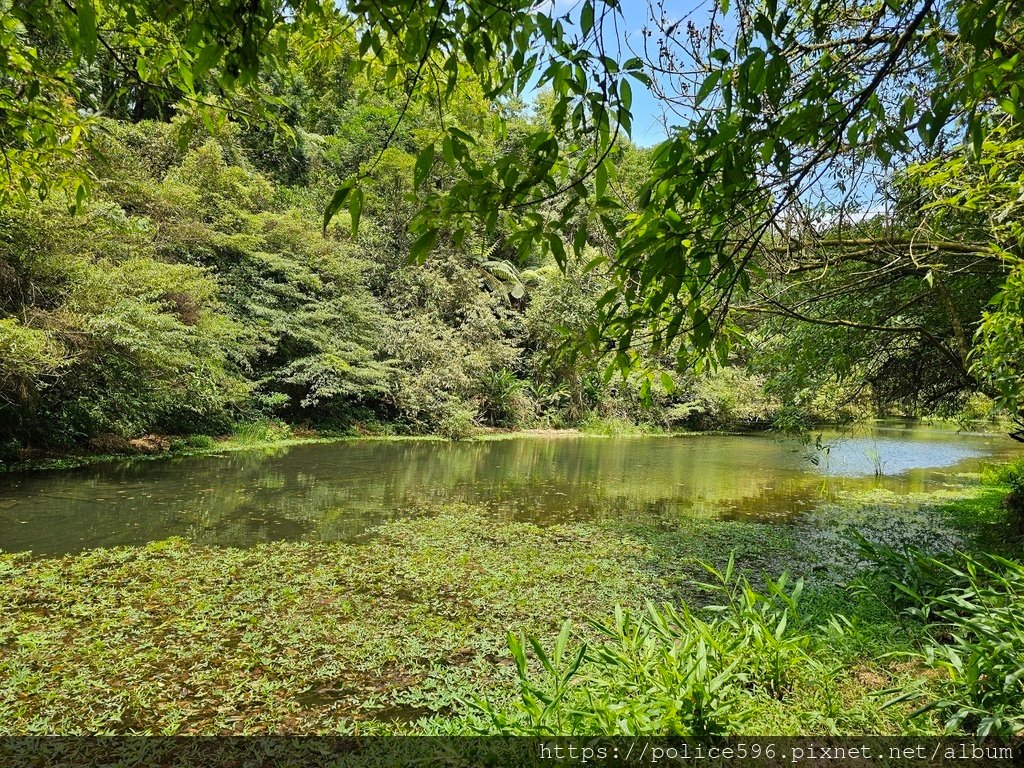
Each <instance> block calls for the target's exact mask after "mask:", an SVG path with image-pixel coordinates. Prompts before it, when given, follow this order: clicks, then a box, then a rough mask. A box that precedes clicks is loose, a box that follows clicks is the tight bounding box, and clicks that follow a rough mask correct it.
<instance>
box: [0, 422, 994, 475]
mask: <svg viewBox="0 0 1024 768" xmlns="http://www.w3.org/2000/svg"><path fill="white" fill-rule="evenodd" d="M896 422H902V423H904V424H905V425H906V426H908V427H911V426H917V427H932V428H936V429H948V430H953V431H957V432H964V433H965V434H984V435H992V436H997V435H1004V434H1005V431H1004V430H1003V429H1002V428H1001V427H1002V426H1003V425H1000V424H983V425H981V424H972V425H969V426H968V427H965V426H963V425H957V424H956V423H954V422H950V421H948V420H943V419H921V420H918V421H916V422H913V421H911V420H907V419H873V420H869V421H864V422H856V423H854V424H818V425H815V426H814V427H813V428H811V430H810V431H809V432H808V433H807V434H811V433H813V432H814V431H816V430H856V429H858V428H877V427H879V426H884V425H886V424H893V423H896ZM752 434H778V435H782V434H784V433H782V432H777V431H775V430H772V429H771V428H770V427H764V426H757V427H748V428H745V429H744V428H733V429H708V430H694V429H680V430H666V429H662V428H658V427H652V426H649V425H632V426H631V427H630V426H629V425H626V424H624V423H623V422H618V421H601V422H595V423H594V424H592V425H590V428H588V427H587V426H586V425H585V426H583V427H566V428H559V429H555V428H540V427H538V428H529V429H512V430H501V429H494V428H489V429H481V430H480V431H479V432H478V433H476V434H474V435H472V436H470V437H467V438H463V439H461V440H457V439H452V438H449V437H445V436H443V435H438V434H422V435H419V434H407V435H406V434H386V433H381V434H374V433H365V434H346V433H332V432H323V433H316V432H313V433H311V434H302V435H290V436H287V437H284V436H282V437H272V438H266V439H251V438H241V437H239V436H237V435H220V436H210V435H147V436H146V437H147V438H157V439H159V440H162V441H165V442H169V443H170V447H169V448H167V449H165V450H159V451H153V452H144V451H138V452H130V453H129V452H123V453H103V452H95V453H91V452H88V451H87V449H83V450H82V452H81V453H72V452H68V453H60V452H55V453H53V454H49V455H46V454H44V455H43V456H41V457H39V458H33V459H25V460H22V461H18V462H9V463H8V462H3V461H0V475H5V474H16V473H31V472H47V471H53V470H70V469H80V468H82V467H87V466H91V465H93V464H108V463H112V462H118V461H157V460H160V459H172V458H187V457H192V456H214V455H216V454H219V453H228V452H231V453H234V452H237V451H247V450H270V449H274V448H290V447H293V446H298V445H323V444H330V443H348V442H365V441H385V442H398V441H419V442H438V443H442V442H444V443H453V442H464V443H474V442H477V443H484V442H497V441H502V440H519V439H524V438H549V439H569V438H574V439H575V438H610V437H700V436H728V435H752ZM190 441H192V442H195V441H208V444H206V445H188V443H189V442H190ZM175 442H179V443H183V444H184V445H182V446H181V447H175V446H174V443H175Z"/></svg>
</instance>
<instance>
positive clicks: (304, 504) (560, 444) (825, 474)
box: [0, 427, 1019, 554]
mask: <svg viewBox="0 0 1024 768" xmlns="http://www.w3.org/2000/svg"><path fill="white" fill-rule="evenodd" d="M823 439H824V444H823V445H822V447H821V448H818V447H816V446H815V445H813V444H812V445H803V444H801V443H799V442H797V441H792V440H782V439H779V438H778V437H774V436H771V435H737V436H708V435H702V436H679V437H618V438H599V437H585V436H579V437H564V436H558V437H540V436H531V437H523V438H516V439H509V440H498V441H490V442H465V443H445V442H435V441H407V440H403V441H372V440H366V441H353V442H342V443H333V444H318V445H299V446H293V447H288V448H278V449H275V450H252V451H238V452H225V453H223V454H219V455H211V456H202V457H188V458H177V459H166V460H157V461H135V462H131V461H126V462H122V463H111V464H98V465H94V466H91V467H84V468H81V469H75V470H63V471H53V472H36V473H26V474H20V475H19V474H12V475H0V549H3V550H7V551H22V550H32V551H34V552H36V553H39V554H60V553H65V552H76V551H80V550H83V549H89V548H92V547H102V546H112V545H117V544H138V543H142V542H146V541H152V540H156V539H162V538H166V537H168V536H185V537H187V538H189V539H192V540H195V541H198V542H203V543H208V544H219V545H230V546H251V545H253V544H256V543H258V542H262V541H271V540H282V539H284V540H321V541H334V540H350V539H356V538H359V537H360V536H361V535H362V534H364V533H366V532H367V531H368V530H369V529H371V528H373V527H374V526H376V525H379V524H380V523H382V522H385V521H387V520H390V519H394V518H399V517H407V516H410V515H415V514H427V513H429V512H430V510H432V509H436V506H437V505H438V504H440V503H445V502H472V503H476V504H480V505H483V506H484V507H485V508H486V509H488V510H489V511H490V512H491V513H492V514H494V515H496V516H500V517H502V518H504V519H515V520H524V521H530V522H535V523H539V524H548V523H555V522H567V521H580V520H598V519H608V518H624V519H630V520H635V521H648V522H651V523H652V524H658V525H672V524H673V523H677V522H678V521H680V520H681V519H683V518H685V517H687V516H695V515H696V516H703V517H715V518H732V519H736V518H739V519H751V520H771V521H778V522H779V523H784V522H785V521H786V520H787V519H790V518H792V517H793V516H794V515H799V514H801V513H806V512H808V511H811V510H813V509H814V508H815V506H816V505H819V504H822V503H824V502H825V501H827V500H829V499H830V498H833V497H834V496H835V495H836V494H837V493H841V492H842V491H844V490H851V489H861V488H871V487H877V486H880V487H883V488H887V489H890V490H893V491H896V492H915V491H929V490H932V489H937V488H942V487H944V486H947V485H951V484H957V483H960V482H964V478H963V475H964V474H965V473H969V472H972V471H977V469H978V468H979V467H980V466H981V465H982V464H983V463H984V462H986V461H990V460H993V459H1000V458H1006V457H1010V456H1013V455H1016V454H1017V453H1019V448H1018V446H1017V444H1016V443H1014V442H1013V441H1011V440H1010V439H1009V438H1007V437H1005V436H1002V435H979V434H960V433H956V432H953V431H945V430H938V429H929V428H920V427H914V428H910V427H907V428H903V427H881V428H874V429H871V430H864V429H861V430H858V431H855V432H853V433H849V434H825V435H824V436H823Z"/></svg>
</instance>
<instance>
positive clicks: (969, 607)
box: [862, 542, 1024, 738]
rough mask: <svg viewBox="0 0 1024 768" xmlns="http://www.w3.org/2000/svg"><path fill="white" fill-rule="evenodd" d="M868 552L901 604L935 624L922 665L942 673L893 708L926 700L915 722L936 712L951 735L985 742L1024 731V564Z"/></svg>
mask: <svg viewBox="0 0 1024 768" xmlns="http://www.w3.org/2000/svg"><path fill="white" fill-rule="evenodd" d="M862 550H863V551H864V552H865V554H866V555H867V556H868V558H869V559H871V560H873V561H874V562H875V563H876V564H877V565H878V566H879V568H880V569H881V571H882V572H883V573H885V574H886V575H887V576H888V577H889V578H888V581H889V584H890V587H891V590H892V594H893V595H894V596H895V597H896V598H897V603H898V604H899V605H902V606H903V607H904V609H905V610H906V611H907V612H908V613H909V614H911V615H913V616H916V617H918V618H920V619H922V620H924V621H927V622H928V631H929V641H928V642H927V643H926V644H925V646H924V647H923V648H922V650H921V651H920V652H919V654H918V658H919V659H920V660H921V661H922V662H923V663H924V664H925V665H927V666H928V667H930V668H931V669H934V670H936V671H938V672H939V673H940V675H939V676H938V677H936V678H932V679H930V680H923V681H921V682H920V683H919V685H918V686H916V687H912V688H911V689H909V690H906V691H901V692H900V693H899V695H898V696H897V697H896V698H894V699H893V700H892V702H891V703H896V702H902V701H906V700H910V699H918V698H920V697H922V696H923V697H924V698H925V699H926V701H927V703H926V704H925V705H924V706H922V707H920V708H919V709H918V710H917V711H916V712H914V713H913V715H912V717H921V716H925V715H927V714H929V713H932V712H934V713H936V714H938V716H939V717H940V718H941V720H942V726H943V728H944V729H945V730H946V731H947V732H956V731H958V730H961V729H964V730H968V731H971V732H973V733H976V734H977V735H978V737H980V738H986V737H989V736H1000V737H1009V736H1014V735H1017V734H1019V733H1020V732H1021V731H1022V730H1024V564H1022V563H1020V562H1019V561H1016V560H1009V559H1007V558H1003V557H999V556H997V555H985V556H983V557H979V558H973V557H969V556H967V555H964V554H960V555H957V556H955V557H954V558H952V559H951V560H950V561H949V562H947V561H945V560H940V559H938V558H934V557H929V556H927V555H924V554H923V553H921V552H919V551H916V550H910V551H907V552H905V553H897V552H895V551H893V550H891V549H888V548H884V547H878V546H870V545H867V544H865V543H863V542H862Z"/></svg>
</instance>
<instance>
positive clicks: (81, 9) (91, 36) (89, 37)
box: [78, 0, 99, 60]
mask: <svg viewBox="0 0 1024 768" xmlns="http://www.w3.org/2000/svg"><path fill="white" fill-rule="evenodd" d="M98 39H99V37H98V35H97V34H96V7H95V6H94V5H93V4H92V0H78V40H79V42H80V43H81V44H82V51H83V52H84V53H85V55H86V57H87V58H88V59H90V60H91V59H93V58H95V57H96V43H97V41H98Z"/></svg>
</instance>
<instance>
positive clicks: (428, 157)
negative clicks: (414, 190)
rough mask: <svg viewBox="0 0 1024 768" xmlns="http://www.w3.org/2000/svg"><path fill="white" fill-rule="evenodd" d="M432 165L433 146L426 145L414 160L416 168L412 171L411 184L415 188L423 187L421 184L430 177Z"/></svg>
mask: <svg viewBox="0 0 1024 768" xmlns="http://www.w3.org/2000/svg"><path fill="white" fill-rule="evenodd" d="M433 165H434V145H433V144H428V145H427V146H426V147H424V148H423V151H422V152H420V154H419V156H418V157H417V158H416V167H415V169H414V170H413V184H414V185H415V186H417V187H421V186H423V182H425V181H426V180H427V177H428V176H429V175H430V169H431V168H432V167H433Z"/></svg>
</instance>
